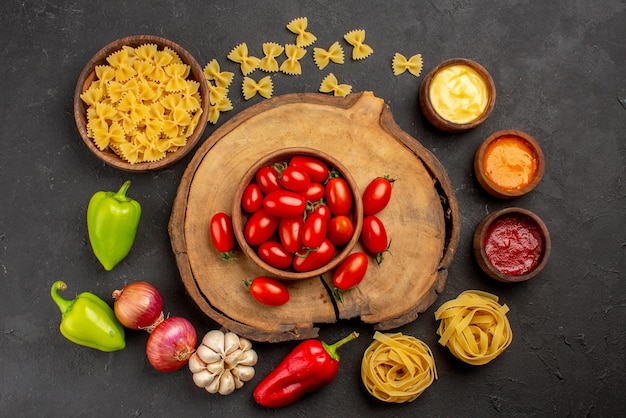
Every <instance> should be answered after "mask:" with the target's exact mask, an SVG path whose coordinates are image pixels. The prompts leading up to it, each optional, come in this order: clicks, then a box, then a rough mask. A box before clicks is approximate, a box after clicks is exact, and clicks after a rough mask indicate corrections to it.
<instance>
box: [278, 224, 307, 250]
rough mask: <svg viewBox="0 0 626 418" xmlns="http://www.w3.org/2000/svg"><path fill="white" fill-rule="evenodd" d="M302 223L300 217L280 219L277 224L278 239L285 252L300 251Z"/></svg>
mask: <svg viewBox="0 0 626 418" xmlns="http://www.w3.org/2000/svg"><path fill="white" fill-rule="evenodd" d="M303 229H304V221H303V220H302V217H301V216H295V217H293V218H281V219H280V222H279V223H278V237H279V238H280V242H281V244H283V247H284V248H285V250H287V251H288V252H290V253H292V254H293V253H295V252H296V251H299V250H300V249H302V230H303Z"/></svg>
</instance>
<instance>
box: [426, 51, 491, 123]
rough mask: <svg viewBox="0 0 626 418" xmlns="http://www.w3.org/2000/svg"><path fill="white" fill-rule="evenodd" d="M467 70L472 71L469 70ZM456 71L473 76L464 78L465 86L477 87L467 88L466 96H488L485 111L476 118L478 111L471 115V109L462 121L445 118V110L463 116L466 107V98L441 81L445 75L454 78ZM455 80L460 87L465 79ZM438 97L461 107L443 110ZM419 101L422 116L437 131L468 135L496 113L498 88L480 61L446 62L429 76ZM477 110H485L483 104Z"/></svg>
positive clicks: (449, 117) (457, 118)
mask: <svg viewBox="0 0 626 418" xmlns="http://www.w3.org/2000/svg"><path fill="white" fill-rule="evenodd" d="M466 67H469V69H468V68H466ZM454 69H463V70H464V72H465V73H467V74H469V75H471V76H472V77H463V78H462V79H463V80H464V82H468V83H471V84H473V85H469V86H467V87H468V88H466V89H465V90H464V93H463V94H467V93H468V92H469V93H470V94H471V93H472V92H476V91H478V92H481V91H482V92H483V93H484V95H485V96H486V97H485V98H484V100H482V101H481V104H482V105H484V108H482V111H481V112H480V113H479V114H477V115H474V114H473V113H477V112H474V111H470V112H469V113H468V109H467V108H465V110H464V111H465V115H464V117H462V118H459V117H452V116H451V115H448V114H443V113H444V110H446V112H447V111H450V112H452V114H457V115H460V114H461V113H462V112H463V110H462V109H463V107H464V106H462V105H461V104H460V102H461V100H463V101H466V98H462V97H459V96H458V92H454V91H451V90H449V89H446V88H445V83H443V82H439V81H438V80H440V79H441V77H443V76H445V74H451V73H450V71H454ZM455 78H456V80H457V83H456V84H458V82H459V81H460V80H461V77H459V76H455ZM433 80H435V81H433ZM476 83H480V84H481V87H480V88H476V87H477V86H476ZM441 89H443V90H441ZM438 95H446V96H447V97H448V98H449V99H450V100H452V101H453V102H454V103H455V104H458V106H451V107H452V109H443V108H442V107H441V106H440V105H439V104H438V103H439V102H438V101H437V100H436V98H437V96H438ZM478 96H479V95H475V96H474V97H473V98H474V99H478ZM455 99H456V100H455ZM419 101H420V107H421V109H422V113H423V114H424V116H425V117H426V119H428V121H429V122H430V123H431V124H432V125H433V126H434V127H436V128H438V129H440V130H442V131H444V132H449V133H461V132H466V131H469V130H470V129H473V128H475V127H477V126H478V125H480V124H481V123H483V122H484V121H485V120H486V119H487V118H488V117H489V115H490V114H491V112H492V111H493V107H494V105H495V103H496V85H495V83H494V82H493V78H491V75H490V74H489V72H488V71H487V70H486V69H485V68H484V67H483V66H482V65H480V64H479V63H477V62H476V61H473V60H470V59H467V58H453V59H449V60H446V61H443V62H442V63H440V64H439V65H437V66H436V67H435V68H433V69H432V70H431V71H430V72H429V73H428V74H426V76H425V77H424V79H423V80H422V84H421V85H420V91H419ZM474 106H476V107H481V105H479V104H475V105H474Z"/></svg>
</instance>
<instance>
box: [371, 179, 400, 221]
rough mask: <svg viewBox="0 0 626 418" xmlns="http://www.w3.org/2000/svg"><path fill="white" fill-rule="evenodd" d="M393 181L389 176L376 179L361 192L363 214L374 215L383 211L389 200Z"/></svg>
mask: <svg viewBox="0 0 626 418" xmlns="http://www.w3.org/2000/svg"><path fill="white" fill-rule="evenodd" d="M394 181H395V179H390V178H389V176H385V177H377V178H375V179H374V180H372V181H371V182H370V184H368V185H367V187H366V188H365V191H364V192H363V214H365V215H376V214H377V213H378V212H380V211H381V210H383V209H385V207H386V206H387V204H388V203H389V200H390V199H391V188H392V185H393V182H394Z"/></svg>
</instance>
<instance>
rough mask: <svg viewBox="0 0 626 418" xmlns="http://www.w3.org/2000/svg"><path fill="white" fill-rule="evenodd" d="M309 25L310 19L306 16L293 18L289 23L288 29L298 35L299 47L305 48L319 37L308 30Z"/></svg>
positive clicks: (297, 43) (297, 42)
mask: <svg viewBox="0 0 626 418" xmlns="http://www.w3.org/2000/svg"><path fill="white" fill-rule="evenodd" d="M308 26H309V21H308V19H307V18H306V17H299V18H297V19H293V20H292V21H291V22H289V23H288V24H287V29H289V30H290V31H291V32H293V33H295V34H296V35H297V36H296V45H297V46H299V47H302V48H305V47H307V46H310V45H313V43H314V42H315V41H316V40H317V37H316V36H315V35H313V34H312V33H311V32H307V27H308Z"/></svg>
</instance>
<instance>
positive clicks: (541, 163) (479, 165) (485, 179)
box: [474, 129, 546, 199]
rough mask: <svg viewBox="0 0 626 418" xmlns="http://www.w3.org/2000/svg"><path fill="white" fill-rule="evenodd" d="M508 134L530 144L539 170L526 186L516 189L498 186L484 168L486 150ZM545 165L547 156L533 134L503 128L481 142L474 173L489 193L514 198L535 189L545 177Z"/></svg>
mask: <svg viewBox="0 0 626 418" xmlns="http://www.w3.org/2000/svg"><path fill="white" fill-rule="evenodd" d="M506 136H513V137H517V138H520V139H522V140H523V141H525V142H526V143H527V144H528V145H530V147H531V148H532V149H533V151H534V153H535V155H536V157H537V172H536V173H535V177H534V178H533V180H532V181H531V182H530V183H528V184H527V185H526V186H524V187H522V188H519V189H515V190H511V189H505V188H502V187H500V186H498V185H497V184H496V183H494V182H493V181H492V180H491V179H490V178H489V176H487V173H485V170H484V164H483V163H484V160H485V151H486V150H487V148H488V147H489V145H490V144H491V143H493V142H494V141H496V140H498V139H499V138H502V137H506ZM545 166H546V163H545V156H544V154H543V151H542V149H541V146H540V145H539V143H538V142H537V141H536V140H535V139H534V138H533V137H532V136H531V135H529V134H527V133H526V132H524V131H520V130H517V129H503V130H500V131H497V132H494V133H492V134H491V135H489V137H487V139H485V140H484V141H483V142H482V144H480V146H479V147H478V149H477V150H476V153H475V155H474V173H475V175H476V179H477V180H478V183H479V184H480V185H481V187H482V188H483V189H484V190H485V191H486V192H487V193H489V194H491V195H492V196H494V197H497V198H500V199H513V198H516V197H519V196H523V195H525V194H527V193H529V192H531V191H532V190H534V189H535V187H537V185H538V184H539V182H541V179H542V178H543V174H544V172H545V168H546V167H545Z"/></svg>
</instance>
